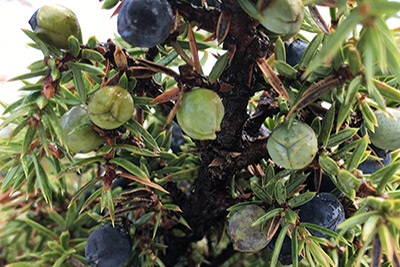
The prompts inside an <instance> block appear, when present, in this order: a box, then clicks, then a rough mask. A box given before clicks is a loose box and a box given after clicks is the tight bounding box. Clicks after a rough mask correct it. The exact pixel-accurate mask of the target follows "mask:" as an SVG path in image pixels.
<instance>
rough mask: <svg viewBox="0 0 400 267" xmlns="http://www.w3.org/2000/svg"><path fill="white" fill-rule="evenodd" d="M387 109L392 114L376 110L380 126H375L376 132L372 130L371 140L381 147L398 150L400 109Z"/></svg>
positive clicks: (399, 141)
mask: <svg viewBox="0 0 400 267" xmlns="http://www.w3.org/2000/svg"><path fill="white" fill-rule="evenodd" d="M386 111H387V112H389V113H390V114H391V116H389V115H388V114H386V113H385V112H383V111H381V110H376V111H375V112H374V114H375V117H376V120H377V121H378V126H375V132H374V133H373V132H370V140H371V143H372V144H373V145H375V146H377V147H379V148H381V149H387V150H396V149H398V148H400V135H399V133H400V110H399V109H395V108H386ZM392 116H393V117H392Z"/></svg>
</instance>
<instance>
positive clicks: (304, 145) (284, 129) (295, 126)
mask: <svg viewBox="0 0 400 267" xmlns="http://www.w3.org/2000/svg"><path fill="white" fill-rule="evenodd" d="M267 149H268V153H269V155H270V157H271V159H272V160H273V161H274V162H275V163H276V164H278V165H280V166H282V167H283V168H285V169H295V170H297V169H302V168H304V167H306V166H308V165H309V164H310V163H311V162H312V160H313V159H314V157H315V155H316V153H317V150H318V146H317V136H316V135H315V133H314V131H313V129H311V127H310V126H308V125H307V124H305V123H302V122H296V121H295V122H293V123H292V124H291V125H290V127H289V128H288V125H287V124H286V123H283V124H281V125H278V126H277V127H276V128H275V129H274V130H273V131H272V133H271V135H270V136H269V139H268V143H267Z"/></svg>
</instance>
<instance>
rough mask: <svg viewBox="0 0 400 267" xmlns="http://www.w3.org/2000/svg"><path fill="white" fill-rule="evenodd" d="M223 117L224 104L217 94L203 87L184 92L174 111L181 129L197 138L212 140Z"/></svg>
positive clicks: (218, 129)
mask: <svg viewBox="0 0 400 267" xmlns="http://www.w3.org/2000/svg"><path fill="white" fill-rule="evenodd" d="M223 117H224V105H223V104H222V101H221V99H220V98H219V96H218V94H217V93H215V92H214V91H211V90H209V89H204V88H198V89H194V90H192V91H190V92H187V93H185V94H184V96H183V99H182V102H181V103H180V105H179V108H178V110H177V112H176V118H177V120H178V123H179V126H180V127H181V128H182V130H183V131H184V132H185V133H186V134H187V135H189V136H190V137H192V138H194V139H198V140H214V139H215V138H216V137H217V136H216V134H215V133H216V132H218V131H220V130H221V127H220V125H221V121H222V118H223Z"/></svg>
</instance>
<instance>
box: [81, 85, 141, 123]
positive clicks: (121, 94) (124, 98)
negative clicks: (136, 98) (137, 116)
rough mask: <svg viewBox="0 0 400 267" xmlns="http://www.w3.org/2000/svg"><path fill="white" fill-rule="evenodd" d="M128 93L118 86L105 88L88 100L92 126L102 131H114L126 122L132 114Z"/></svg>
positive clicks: (131, 102) (130, 99) (130, 97)
mask: <svg viewBox="0 0 400 267" xmlns="http://www.w3.org/2000/svg"><path fill="white" fill-rule="evenodd" d="M133 110H134V106H133V99H132V96H131V95H130V93H129V92H128V91H127V90H125V89H124V88H122V87H119V86H105V87H102V88H100V89H99V90H97V91H96V92H95V93H94V94H93V95H92V97H91V98H90V100H89V105H88V111H89V116H90V119H91V120H92V121H93V123H94V124H96V125H97V126H99V127H100V128H103V129H108V130H110V129H115V128H118V127H119V126H121V125H123V124H124V123H125V122H127V121H128V120H129V119H130V118H131V117H132V114H133Z"/></svg>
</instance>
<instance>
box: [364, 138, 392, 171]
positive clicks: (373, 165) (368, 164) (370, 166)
mask: <svg viewBox="0 0 400 267" xmlns="http://www.w3.org/2000/svg"><path fill="white" fill-rule="evenodd" d="M371 147H372V149H373V150H374V151H375V153H376V155H377V156H378V157H379V158H381V159H382V160H381V161H380V162H381V163H382V164H383V166H386V165H388V164H389V163H390V161H391V160H392V154H391V153H388V151H387V150H384V149H380V148H378V147H376V146H374V145H371ZM380 168H382V167H381V165H379V163H378V162H377V161H373V160H366V161H364V162H362V163H361V164H360V165H358V167H357V169H359V170H361V171H362V172H363V173H364V174H371V173H374V172H376V171H377V170H379V169H380Z"/></svg>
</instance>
